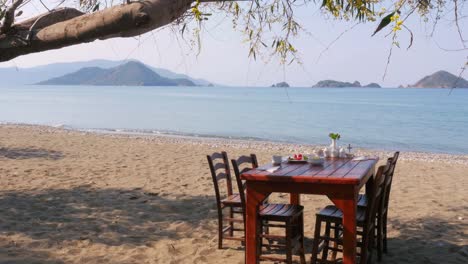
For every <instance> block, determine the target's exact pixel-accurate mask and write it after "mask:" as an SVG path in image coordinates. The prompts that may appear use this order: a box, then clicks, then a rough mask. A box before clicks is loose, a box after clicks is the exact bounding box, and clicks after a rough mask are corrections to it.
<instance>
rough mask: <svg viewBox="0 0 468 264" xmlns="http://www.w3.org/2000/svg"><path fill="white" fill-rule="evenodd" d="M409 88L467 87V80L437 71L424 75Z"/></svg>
mask: <svg viewBox="0 0 468 264" xmlns="http://www.w3.org/2000/svg"><path fill="white" fill-rule="evenodd" d="M408 87H411V88H468V81H467V80H465V79H463V78H461V77H458V76H456V75H453V74H451V73H450V72H446V71H438V72H436V73H434V74H431V75H429V76H426V77H424V78H422V79H421V80H419V81H418V82H416V83H415V84H413V85H408Z"/></svg>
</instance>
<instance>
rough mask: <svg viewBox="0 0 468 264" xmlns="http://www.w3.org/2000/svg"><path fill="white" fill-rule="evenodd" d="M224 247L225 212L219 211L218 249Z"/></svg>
mask: <svg viewBox="0 0 468 264" xmlns="http://www.w3.org/2000/svg"><path fill="white" fill-rule="evenodd" d="M222 248H223V212H222V211H221V212H218V249H222Z"/></svg>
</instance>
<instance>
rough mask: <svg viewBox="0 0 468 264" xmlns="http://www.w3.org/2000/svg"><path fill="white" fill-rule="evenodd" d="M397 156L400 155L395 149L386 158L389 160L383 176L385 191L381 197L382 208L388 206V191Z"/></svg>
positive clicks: (390, 187) (390, 186)
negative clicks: (388, 165)
mask: <svg viewBox="0 0 468 264" xmlns="http://www.w3.org/2000/svg"><path fill="white" fill-rule="evenodd" d="M399 156H400V152H399V151H397V152H395V154H394V155H393V157H392V158H389V159H388V162H390V168H389V171H388V173H387V175H386V177H385V191H384V198H383V205H382V206H383V209H384V210H386V209H387V208H388V204H389V202H390V191H391V189H392V182H393V173H394V172H395V167H396V164H397V161H398V157H399Z"/></svg>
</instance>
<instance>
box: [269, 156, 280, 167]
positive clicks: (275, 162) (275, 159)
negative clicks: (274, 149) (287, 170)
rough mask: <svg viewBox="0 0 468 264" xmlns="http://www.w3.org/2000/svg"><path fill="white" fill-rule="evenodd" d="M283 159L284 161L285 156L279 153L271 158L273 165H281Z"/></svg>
mask: <svg viewBox="0 0 468 264" xmlns="http://www.w3.org/2000/svg"><path fill="white" fill-rule="evenodd" d="M282 161H283V156H279V155H274V156H273V157H272V160H271V162H272V163H273V165H279V164H281V162H282Z"/></svg>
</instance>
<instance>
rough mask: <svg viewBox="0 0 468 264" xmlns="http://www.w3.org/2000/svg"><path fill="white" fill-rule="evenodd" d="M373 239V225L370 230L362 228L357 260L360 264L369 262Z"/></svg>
mask: <svg viewBox="0 0 468 264" xmlns="http://www.w3.org/2000/svg"><path fill="white" fill-rule="evenodd" d="M373 241H375V227H374V228H372V229H371V230H366V229H365V228H364V230H363V234H362V245H361V259H360V261H359V263H360V264H368V263H371V260H372V246H373Z"/></svg>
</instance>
